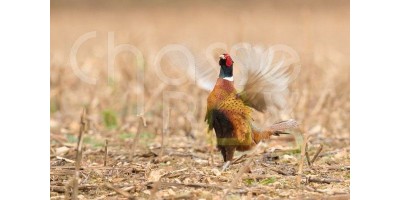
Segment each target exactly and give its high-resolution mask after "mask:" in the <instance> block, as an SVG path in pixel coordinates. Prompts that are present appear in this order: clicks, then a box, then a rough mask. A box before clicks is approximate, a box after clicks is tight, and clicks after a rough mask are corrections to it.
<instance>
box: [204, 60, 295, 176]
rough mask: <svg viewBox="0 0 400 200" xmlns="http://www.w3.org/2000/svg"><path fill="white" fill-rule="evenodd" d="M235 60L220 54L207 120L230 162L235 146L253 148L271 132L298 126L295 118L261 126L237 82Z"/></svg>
mask: <svg viewBox="0 0 400 200" xmlns="http://www.w3.org/2000/svg"><path fill="white" fill-rule="evenodd" d="M233 63H234V62H233V60H232V58H231V56H230V55H229V54H226V53H225V54H223V55H221V56H220V60H219V65H220V73H219V78H218V79H217V82H216V84H215V86H214V89H213V90H212V92H211V93H210V95H209V96H208V99H207V113H206V117H205V120H206V122H207V123H208V125H209V129H212V128H213V129H214V130H215V133H216V136H217V147H218V149H219V150H220V151H221V154H222V156H223V159H224V161H225V162H226V164H225V165H224V168H225V167H226V166H227V165H229V162H230V161H231V160H232V159H233V155H234V152H235V150H238V151H246V150H250V149H251V148H252V147H254V146H255V145H256V144H258V143H259V142H260V141H261V140H262V139H269V138H270V136H271V135H277V136H279V135H280V134H285V132H283V131H284V130H285V129H288V128H295V127H297V122H296V121H294V120H287V121H282V122H279V123H276V124H274V125H273V126H271V127H269V128H267V129H266V130H259V129H257V128H256V127H255V126H254V125H253V123H252V118H251V112H252V109H251V107H250V106H251V102H246V100H248V99H247V97H246V95H245V93H238V92H237V91H236V89H235V87H234V84H233Z"/></svg>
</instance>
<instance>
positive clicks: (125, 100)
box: [50, 0, 350, 163]
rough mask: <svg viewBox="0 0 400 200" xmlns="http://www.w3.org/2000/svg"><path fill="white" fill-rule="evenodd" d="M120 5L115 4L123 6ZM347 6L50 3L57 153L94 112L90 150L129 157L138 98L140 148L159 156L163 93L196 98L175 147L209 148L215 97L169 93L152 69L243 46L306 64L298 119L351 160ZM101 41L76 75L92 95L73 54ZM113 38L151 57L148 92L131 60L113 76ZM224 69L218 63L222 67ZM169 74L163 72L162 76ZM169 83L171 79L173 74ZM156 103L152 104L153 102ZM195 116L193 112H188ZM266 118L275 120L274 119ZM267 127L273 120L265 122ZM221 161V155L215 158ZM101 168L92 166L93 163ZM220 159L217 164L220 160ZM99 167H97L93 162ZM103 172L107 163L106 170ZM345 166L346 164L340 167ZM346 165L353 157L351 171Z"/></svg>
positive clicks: (83, 56)
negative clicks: (193, 54) (191, 53)
mask: <svg viewBox="0 0 400 200" xmlns="http://www.w3.org/2000/svg"><path fill="white" fill-rule="evenodd" d="M116 2H118V3H116ZM349 3H350V2H349V1H345V0H324V1H320V0H304V1H291V0H269V1H261V0H259V1H236V0H233V1H232V0H230V1H228V0H218V1H199V0H198V1H183V0H169V1H165V0H153V1H144V0H143V1H139V0H137V1H127V0H122V1H103V0H86V1H77V0H72V1H71V0H54V1H53V0H52V1H51V7H50V9H51V21H50V25H51V34H50V35H51V53H50V54H51V55H50V56H51V60H50V63H51V67H50V71H51V79H50V85H51V93H50V101H51V105H50V113H51V119H50V120H51V123H50V125H51V127H50V129H51V145H52V148H56V147H58V146H59V145H60V143H73V142H75V141H76V137H77V134H78V132H79V117H80V113H81V111H82V108H83V107H84V106H86V107H87V109H88V118H89V120H90V131H89V132H88V134H87V135H86V136H85V140H84V142H85V144H86V145H87V148H89V149H90V148H93V149H96V148H100V147H103V146H104V141H105V139H108V140H110V141H111V142H110V143H109V145H110V148H111V149H112V148H114V149H115V151H124V150H126V149H128V147H129V145H130V144H131V143H132V140H133V137H134V134H135V133H136V131H137V120H138V118H137V117H136V114H137V109H136V106H137V95H139V94H144V96H143V98H144V99H145V101H146V102H147V103H149V104H146V106H148V107H147V109H146V113H145V117H146V119H147V123H148V124H147V125H148V126H147V127H145V128H144V129H143V130H142V131H141V132H142V133H141V136H140V140H139V144H140V146H141V147H143V148H142V149H137V151H144V150H145V149H146V148H147V147H149V146H159V145H160V143H161V132H162V127H163V113H162V112H163V102H162V96H163V91H182V92H186V93H187V94H190V95H192V96H193V97H194V99H195V101H194V103H195V104H196V110H195V116H196V119H197V121H196V122H197V123H198V124H195V126H190V125H188V122H187V119H185V117H184V114H185V113H187V111H188V108H187V105H188V104H187V102H182V101H173V102H172V103H171V113H170V115H171V119H170V124H171V125H170V127H169V130H168V132H169V137H168V138H167V139H166V141H164V144H165V145H166V146H167V147H168V146H176V145H178V146H179V145H180V144H185V145H189V146H195V147H198V148H202V147H208V146H209V144H210V140H212V137H209V136H207V134H205V127H206V124H205V123H204V121H203V119H204V115H205V108H206V99H207V95H208V93H207V92H205V91H202V90H200V89H198V88H196V87H194V86H193V85H190V84H185V85H182V86H163V85H162V82H161V81H160V80H158V79H157V78H154V76H155V75H154V66H153V65H154V59H155V56H156V55H157V53H158V52H159V51H160V49H161V48H163V47H164V46H165V45H168V44H175V43H179V44H186V45H188V46H191V47H192V48H194V50H199V51H200V50H202V49H205V48H207V47H208V46H209V45H210V44H212V43H215V42H222V43H226V44H227V45H228V47H230V46H232V45H234V44H236V43H239V42H247V43H251V44H262V45H264V46H268V45H274V44H284V45H287V46H290V47H292V48H293V49H294V50H295V51H296V52H297V53H298V54H299V56H300V62H301V63H300V64H301V71H300V74H299V76H298V78H297V79H296V80H295V81H294V82H293V84H292V85H291V86H290V90H291V91H292V92H293V93H295V94H296V95H295V96H296V98H294V99H290V103H291V105H292V107H293V112H292V113H290V117H292V118H295V119H297V120H298V121H300V122H301V123H302V124H303V125H304V128H305V130H306V131H307V132H308V133H309V134H310V135H311V136H312V138H311V143H313V144H324V145H325V146H326V149H327V150H332V151H334V150H338V149H339V150H343V149H344V150H345V152H347V153H346V154H347V155H348V154H349V144H350V141H349V135H350V123H349V122H350V21H349V20H350V19H349V14H350V8H349ZM92 31H96V34H97V35H96V37H95V38H91V39H89V40H87V41H86V42H85V43H84V44H83V45H82V46H81V47H80V48H79V51H78V52H77V57H76V58H77V63H78V66H79V68H80V69H81V70H82V71H83V72H84V73H85V74H87V75H88V76H90V77H94V78H96V79H97V83H96V84H94V85H92V84H89V83H86V82H84V81H82V80H81V79H79V78H78V77H77V76H76V75H75V74H74V73H73V71H72V68H71V61H70V52H71V48H72V46H73V44H74V43H75V42H76V41H77V39H78V38H79V37H81V36H82V35H84V34H86V33H88V32H92ZM109 32H114V37H115V42H114V45H115V46H116V45H119V44H131V45H134V46H135V47H137V48H138V49H140V51H141V52H142V53H143V56H144V61H143V62H144V69H140V70H142V71H143V72H144V74H145V77H144V85H145V88H144V91H138V89H137V88H136V85H138V84H140V83H139V82H138V81H139V80H137V78H136V72H137V70H135V69H136V68H137V67H138V66H137V65H136V60H135V57H134V56H132V54H130V53H127V52H122V53H120V54H118V55H117V56H116V58H115V77H114V78H113V79H112V80H111V81H109V80H108V78H107V77H108V76H107V73H108V72H107V37H108V33H109ZM216 59H217V58H216ZM168 70H169V68H166V69H163V71H164V72H165V73H167V74H168V73H169V72H168ZM171 74H172V75H171V76H173V74H174V72H173V70H172V69H171ZM149 101H150V102H149ZM189 109H190V108H189ZM267 115H268V114H267ZM261 119H264V120H266V121H267V122H268V118H267V117H264V118H262V117H261ZM216 155H217V154H216ZM96 159H99V158H96V157H94V158H93V160H96ZM218 159H220V158H219V157H218ZM93 160H92V161H93ZM99 162H100V161H99ZM341 162H342V161H341ZM343 162H346V163H349V162H350V161H349V158H348V156H346V159H345V161H343Z"/></svg>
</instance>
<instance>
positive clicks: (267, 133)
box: [253, 119, 299, 143]
mask: <svg viewBox="0 0 400 200" xmlns="http://www.w3.org/2000/svg"><path fill="white" fill-rule="evenodd" d="M298 127H299V123H298V122H297V121H296V120H294V119H289V120H286V121H281V122H278V123H275V124H273V125H271V126H270V127H268V128H267V129H265V130H264V131H259V130H256V129H253V139H254V141H255V142H256V143H258V142H260V141H261V140H263V139H269V138H270V137H271V135H274V136H279V135H281V134H290V133H288V132H285V131H287V130H289V129H295V128H298Z"/></svg>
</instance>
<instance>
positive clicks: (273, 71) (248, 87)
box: [171, 44, 299, 169]
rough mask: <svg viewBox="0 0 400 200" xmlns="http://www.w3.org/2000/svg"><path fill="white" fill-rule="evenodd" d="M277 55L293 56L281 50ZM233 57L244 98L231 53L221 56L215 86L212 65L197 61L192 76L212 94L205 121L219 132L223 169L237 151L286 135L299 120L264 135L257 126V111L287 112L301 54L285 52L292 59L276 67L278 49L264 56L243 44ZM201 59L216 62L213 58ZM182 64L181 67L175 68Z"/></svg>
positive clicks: (218, 143)
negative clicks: (291, 83)
mask: <svg viewBox="0 0 400 200" xmlns="http://www.w3.org/2000/svg"><path fill="white" fill-rule="evenodd" d="M271 49H272V51H271ZM276 49H278V50H288V49H285V48H284V47H282V46H278V47H277V48H276ZM240 50H241V51H240ZM232 52H233V53H234V54H235V58H237V59H238V62H239V67H241V68H240V72H241V77H240V79H239V84H238V85H236V86H238V88H239V89H240V92H238V91H237V90H236V89H235V84H234V81H233V69H234V67H233V64H234V61H233V60H232V57H231V56H230V55H229V54H227V53H224V54H222V55H220V56H219V66H220V69H219V77H218V79H217V80H216V82H215V73H214V72H213V70H212V67H210V65H209V64H210V63H212V62H204V61H202V62H201V60H200V61H199V60H195V62H194V64H195V71H194V72H195V73H194V74H193V73H192V74H189V76H190V77H191V78H192V79H194V80H195V81H196V84H197V85H198V86H199V87H200V88H202V89H205V90H208V91H211V90H212V91H211V93H210V94H209V96H208V99H207V113H206V117H205V121H206V122H207V123H208V127H209V130H211V129H214V131H215V134H216V137H217V147H218V149H219V150H220V151H221V154H222V156H223V159H224V162H225V164H224V167H223V169H226V167H227V166H229V164H230V161H232V159H233V156H234V152H235V151H236V150H238V151H246V150H250V149H251V148H253V147H254V146H255V145H256V144H258V143H259V142H260V141H261V140H263V139H269V138H270V136H272V135H277V136H278V135H280V134H284V133H285V131H286V130H287V129H292V128H296V127H297V126H298V124H297V122H296V121H295V120H293V119H290V120H286V121H282V122H279V123H276V124H273V125H272V126H269V127H268V128H266V129H264V130H261V129H258V128H256V126H255V125H254V124H253V120H252V111H253V110H254V109H255V110H257V111H261V112H264V111H267V110H268V111H269V112H273V111H277V110H280V109H283V107H285V104H286V96H287V94H288V84H289V83H290V82H291V81H292V80H293V79H294V78H295V77H296V75H297V74H298V72H299V68H298V67H299V65H297V61H298V57H297V54H296V53H295V52H293V51H290V49H289V51H284V52H285V53H288V54H289V56H291V57H289V58H287V57H286V58H284V59H282V60H281V61H277V62H276V60H275V59H276V58H277V57H278V55H277V54H276V50H275V51H274V49H273V48H270V49H268V50H265V49H264V48H262V47H259V46H257V47H251V45H249V44H244V45H242V46H234V47H232ZM202 57H208V58H210V57H211V56H210V54H209V55H205V56H202ZM186 59H187V58H186ZM171 60H172V61H174V62H175V63H174V65H176V66H180V67H191V66H190V65H185V64H183V63H182V60H184V59H182V58H181V59H179V57H178V55H175V57H171ZM180 61H181V63H176V62H180ZM210 69H211V70H210ZM185 71H189V72H190V71H191V70H190V69H186V70H185ZM193 75H194V76H193ZM214 83H215V85H214Z"/></svg>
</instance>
